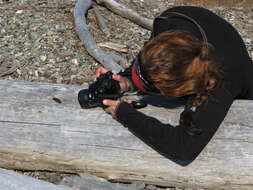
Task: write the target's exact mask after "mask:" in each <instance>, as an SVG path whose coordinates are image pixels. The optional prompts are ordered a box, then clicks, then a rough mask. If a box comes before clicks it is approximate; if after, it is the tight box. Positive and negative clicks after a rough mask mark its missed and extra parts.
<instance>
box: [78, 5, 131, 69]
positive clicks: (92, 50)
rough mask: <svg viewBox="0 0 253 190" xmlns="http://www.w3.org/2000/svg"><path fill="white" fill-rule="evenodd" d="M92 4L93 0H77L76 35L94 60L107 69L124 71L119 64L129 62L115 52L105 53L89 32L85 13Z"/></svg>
mask: <svg viewBox="0 0 253 190" xmlns="http://www.w3.org/2000/svg"><path fill="white" fill-rule="evenodd" d="M91 3H92V2H91V0H77V3H76V5H75V8H74V19H75V30H76V33H77V34H78V36H79V38H80V40H81V41H82V42H83V44H84V46H85V48H86V50H87V51H88V52H89V54H90V55H91V56H92V57H93V58H95V59H96V60H97V61H98V62H99V63H101V64H102V65H103V66H104V67H105V68H107V69H109V70H111V71H114V72H116V73H117V72H119V71H121V70H123V68H122V67H121V66H120V65H118V63H119V62H122V63H126V62H127V61H126V60H125V59H124V58H123V57H121V56H119V55H117V54H115V53H113V52H105V51H103V50H102V49H101V48H100V47H98V46H97V44H96V41H95V39H94V38H93V36H92V35H91V33H90V32H89V29H88V26H87V24H86V17H85V13H86V12H87V11H88V9H89V8H90V6H91Z"/></svg>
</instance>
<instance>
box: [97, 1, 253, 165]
mask: <svg viewBox="0 0 253 190" xmlns="http://www.w3.org/2000/svg"><path fill="white" fill-rule="evenodd" d="M104 72H106V69H104V68H100V69H98V70H97V72H96V76H99V75H100V74H101V73H104ZM252 75H253V64H252V60H251V58H250V57H249V55H248V52H247V50H246V47H245V45H244V43H243V40H242V39H241V37H240V35H239V34H238V32H237V31H236V30H235V29H234V28H233V27H232V26H231V25H230V24H229V23H228V22H226V21H225V20H224V19H222V18H221V17H219V16H217V15H216V14H214V13H212V12H211V11H209V10H206V9H204V8H200V7H192V6H180V7H174V8H170V9H168V10H166V11H165V12H163V13H162V14H161V15H160V16H158V17H157V18H156V19H155V20H154V27H153V33H152V36H151V39H150V40H149V41H148V42H147V43H146V44H145V45H144V47H143V49H142V50H141V51H140V53H139V54H138V56H137V58H136V59H135V61H134V63H133V64H132V65H131V67H129V68H128V69H126V70H125V71H124V72H123V73H120V74H119V75H114V76H113V77H114V79H115V80H118V81H119V82H120V85H121V89H122V91H124V92H126V91H130V90H132V91H133V90H141V91H143V92H145V93H149V94H162V95H164V96H172V97H182V96H183V97H186V98H187V104H186V106H185V109H184V111H183V112H182V113H181V115H180V121H179V125H178V126H176V127H172V126H171V125H170V124H163V123H161V122H160V121H158V120H157V119H155V118H152V117H149V116H147V115H144V114H143V113H141V112H139V111H137V110H135V109H134V108H133V107H132V106H131V101H130V100H126V101H119V100H118V101H113V100H104V101H103V103H104V104H105V105H107V106H108V108H107V109H106V111H107V112H108V113H111V114H112V115H113V116H114V117H115V118H116V119H117V120H118V121H119V122H120V123H121V124H122V125H124V126H125V127H127V128H128V129H129V130H131V131H132V132H133V133H134V134H135V135H136V136H138V137H140V138H141V139H142V140H143V141H145V142H146V143H147V144H149V145H150V146H152V147H153V148H154V149H155V150H157V151H158V152H159V153H161V154H163V155H164V156H166V157H167V158H169V159H172V160H174V161H176V162H177V163H179V164H181V165H187V164H189V163H190V162H191V161H193V160H194V159H195V158H196V157H197V156H198V155H199V153H200V152H201V151H202V150H203V148H204V147H205V146H206V144H207V143H208V142H209V141H210V139H211V138H212V137H213V135H214V134H215V132H216V130H217V129H218V127H219V125H220V124H221V122H222V121H223V119H224V117H225V116H226V114H227V112H228V110H229V108H230V106H231V104H232V103H233V100H235V99H251V100H253V80H252V79H251V76H252Z"/></svg>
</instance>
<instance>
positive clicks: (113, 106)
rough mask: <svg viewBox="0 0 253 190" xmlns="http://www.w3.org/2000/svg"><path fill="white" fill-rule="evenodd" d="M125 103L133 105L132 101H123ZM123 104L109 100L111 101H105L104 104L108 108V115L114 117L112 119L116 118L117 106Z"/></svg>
mask: <svg viewBox="0 0 253 190" xmlns="http://www.w3.org/2000/svg"><path fill="white" fill-rule="evenodd" d="M122 101H124V102H127V103H129V104H131V103H132V101H131V100H122ZM120 103H121V101H120V100H109V99H105V100H103V104H104V105H106V106H108V107H107V108H106V109H105V111H106V112H107V113H110V114H111V115H112V117H114V118H116V111H117V110H116V109H117V106H118V105H119V104H120Z"/></svg>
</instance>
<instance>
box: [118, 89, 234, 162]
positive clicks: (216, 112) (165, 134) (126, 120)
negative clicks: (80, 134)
mask: <svg viewBox="0 0 253 190" xmlns="http://www.w3.org/2000/svg"><path fill="white" fill-rule="evenodd" d="M212 95H213V99H214V100H213V101H211V102H209V103H204V104H203V105H201V106H199V107H198V108H197V109H196V110H195V112H193V120H194V122H195V124H196V125H197V126H198V127H199V128H201V129H202V133H201V134H199V135H196V136H190V135H188V134H187V133H186V132H185V130H184V129H183V127H182V126H180V125H179V126H175V127H174V126H172V125H170V124H163V123H161V122H160V121H158V120H157V119H155V118H152V117H149V116H147V115H145V114H143V113H141V112H139V111H137V110H135V109H134V108H133V107H132V106H131V105H130V104H127V103H125V102H122V103H121V104H120V105H119V106H118V108H117V111H116V116H117V119H118V121H119V122H120V123H121V124H122V125H123V126H125V127H127V128H128V129H129V130H130V131H131V132H132V133H133V134H134V135H136V136H137V137H139V138H140V139H142V140H143V141H144V142H145V143H146V144H148V145H149V146H151V147H152V148H153V149H155V150H156V151H157V152H159V153H160V154H162V155H164V156H165V157H167V158H170V159H178V160H182V161H184V160H194V159H195V158H196V157H197V156H198V154H199V153H200V152H201V151H202V149H203V148H204V147H205V146H206V144H207V143H208V142H209V141H210V139H211V138H212V136H213V135H214V134H215V132H216V130H217V129H218V127H219V125H220V124H221V122H222V121H223V119H224V117H225V116H226V114H227V112H228V109H229V108H230V106H231V104H232V102H233V98H232V96H231V94H230V93H229V92H228V91H227V90H226V89H224V88H223V87H220V88H216V89H215V90H214V92H213V93H212Z"/></svg>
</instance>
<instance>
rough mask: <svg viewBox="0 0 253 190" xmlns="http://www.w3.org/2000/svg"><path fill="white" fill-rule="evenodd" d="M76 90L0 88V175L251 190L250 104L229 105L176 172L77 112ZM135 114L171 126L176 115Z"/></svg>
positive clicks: (4, 84)
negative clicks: (78, 176) (4, 171)
mask: <svg viewBox="0 0 253 190" xmlns="http://www.w3.org/2000/svg"><path fill="white" fill-rule="evenodd" d="M80 88H81V87H80V86H72V85H60V84H44V83H30V82H18V81H0V110H1V114H0V167H3V168H10V169H25V170H49V171H63V172H78V173H82V172H84V173H90V174H93V175H96V176H99V177H104V178H106V179H110V180H116V181H143V182H145V183H150V184H157V185H164V186H167V185H170V186H172V185H173V186H179V187H182V186H184V187H203V188H213V189H230V190H231V189H240V190H246V189H247V190H249V189H252V187H253V172H252V171H253V151H252V150H253V130H252V129H253V102H252V101H244V100H238V101H235V102H234V103H233V105H232V108H231V109H230V111H229V113H228V115H227V116H226V118H225V120H224V122H223V123H222V125H221V127H220V128H219V130H218V132H217V133H216V134H215V137H214V138H213V139H212V141H211V142H210V143H209V144H208V145H207V146H206V148H205V149H204V150H203V152H202V153H201V155H200V156H199V157H198V158H197V159H196V160H195V161H194V162H193V163H191V164H190V165H188V166H187V167H181V166H179V165H177V164H175V163H174V162H172V161H170V160H168V159H166V158H164V157H162V156H161V155H159V154H158V153H157V152H155V151H154V150H153V149H151V148H150V147H148V146H147V145H145V144H144V143H143V142H142V141H141V140H140V139H138V138H137V137H135V136H134V135H132V134H131V133H130V132H129V131H128V130H127V129H126V128H124V127H122V126H121V125H120V124H119V123H118V122H117V121H115V120H113V119H112V118H111V116H110V115H108V114H106V113H105V112H104V111H103V110H102V109H100V108H94V109H88V110H83V109H80V107H79V105H78V101H77V98H76V97H77V93H78V91H79V90H80ZM54 100H58V101H54ZM59 100H60V101H59ZM58 102H61V103H58ZM171 103H172V102H171ZM141 111H143V112H144V113H146V114H148V115H151V116H153V117H156V118H158V119H160V120H162V121H163V122H170V123H171V124H176V123H177V122H178V118H179V113H180V112H181V111H182V108H180V107H178V108H174V109H168V110H167V111H165V110H164V108H162V107H154V106H148V107H146V108H144V109H142V110H141Z"/></svg>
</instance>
